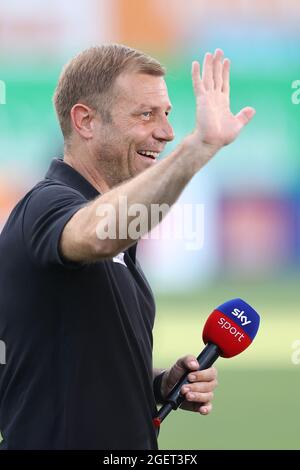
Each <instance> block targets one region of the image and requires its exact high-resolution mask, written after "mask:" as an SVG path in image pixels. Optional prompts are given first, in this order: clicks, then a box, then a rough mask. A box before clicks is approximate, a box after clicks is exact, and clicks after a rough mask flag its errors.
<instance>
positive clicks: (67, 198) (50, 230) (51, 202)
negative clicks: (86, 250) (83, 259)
mask: <svg viewBox="0 0 300 470" xmlns="http://www.w3.org/2000/svg"><path fill="white" fill-rule="evenodd" d="M87 202H88V201H87V200H86V199H85V198H84V197H83V196H82V195H81V194H80V193H79V192H78V191H76V190H75V189H72V188H70V187H68V186H64V185H60V184H51V185H45V186H42V187H39V188H37V189H34V190H33V192H32V193H31V194H30V196H29V198H28V200H27V202H26V205H25V208H24V213H23V224H22V228H23V240H24V244H25V247H26V250H27V252H28V254H29V256H30V258H31V259H32V260H33V261H34V263H35V264H37V265H39V266H41V267H46V266H49V265H55V264H58V265H62V266H65V267H75V266H76V265H77V266H80V264H79V263H73V262H70V261H67V260H64V259H63V257H62V256H61V254H60V253H59V242H60V238H61V235H62V232H63V229H64V227H65V225H66V224H67V222H68V221H69V220H70V219H71V217H72V216H73V215H74V214H75V213H76V212H77V211H78V210H79V209H81V208H82V207H83V206H85V205H86V204H87Z"/></svg>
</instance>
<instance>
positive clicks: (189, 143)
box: [182, 132, 220, 174]
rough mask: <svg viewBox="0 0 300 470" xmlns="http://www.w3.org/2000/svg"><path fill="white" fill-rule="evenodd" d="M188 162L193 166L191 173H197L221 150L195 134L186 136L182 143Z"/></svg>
mask: <svg viewBox="0 0 300 470" xmlns="http://www.w3.org/2000/svg"><path fill="white" fill-rule="evenodd" d="M182 148H183V153H184V154H185V158H186V161H187V162H189V164H190V165H191V164H192V165H191V166H190V168H191V171H193V173H194V174H195V173H197V172H198V171H199V170H200V169H201V168H202V167H203V166H204V165H206V163H208V162H209V161H210V160H211V159H212V157H213V156H214V155H215V154H216V153H217V152H218V151H219V150H220V147H219V146H217V145H213V144H209V143H207V142H204V141H203V140H201V138H200V137H199V136H198V135H197V134H196V133H195V132H193V133H192V134H189V135H188V136H186V137H185V138H184V140H183V142H182Z"/></svg>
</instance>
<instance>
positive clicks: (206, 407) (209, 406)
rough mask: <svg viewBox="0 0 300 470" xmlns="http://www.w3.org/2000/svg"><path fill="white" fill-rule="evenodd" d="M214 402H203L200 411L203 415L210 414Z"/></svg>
mask: <svg viewBox="0 0 300 470" xmlns="http://www.w3.org/2000/svg"><path fill="white" fill-rule="evenodd" d="M212 407H213V406H212V404H211V403H203V405H201V406H200V408H199V413H200V414H202V415H208V414H209V413H211V412H212Z"/></svg>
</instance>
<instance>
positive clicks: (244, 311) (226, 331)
mask: <svg viewBox="0 0 300 470" xmlns="http://www.w3.org/2000/svg"><path fill="white" fill-rule="evenodd" d="M258 327H259V315H258V313H257V312H256V311H255V310H254V309H253V308H252V307H251V306H250V305H249V304H247V302H245V301H244V300H242V299H233V300H229V301H228V302H225V303H224V304H222V305H220V306H219V307H217V308H216V309H215V310H214V311H213V312H212V313H211V314H210V316H209V317H208V319H207V321H206V323H205V325H204V329H203V334H202V338H203V341H204V343H205V344H207V343H214V344H216V345H217V346H218V347H219V349H220V351H221V352H220V356H222V357H233V356H236V355H237V354H240V353H241V352H242V351H244V350H245V349H246V348H247V347H248V346H249V345H250V344H251V343H252V341H253V339H254V338H255V336H256V333H257V330H258Z"/></svg>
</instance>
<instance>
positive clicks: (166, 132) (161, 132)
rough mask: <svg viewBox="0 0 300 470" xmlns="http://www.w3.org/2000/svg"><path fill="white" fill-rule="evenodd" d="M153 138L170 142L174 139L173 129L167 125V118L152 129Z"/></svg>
mask: <svg viewBox="0 0 300 470" xmlns="http://www.w3.org/2000/svg"><path fill="white" fill-rule="evenodd" d="M153 137H154V138H155V139H157V140H163V141H166V142H170V141H171V140H173V139H174V138H175V133H174V130H173V127H172V126H171V124H170V123H169V121H168V119H167V116H165V117H164V118H163V119H162V121H161V122H160V123H159V124H158V125H157V126H155V128H154V129H153Z"/></svg>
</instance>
